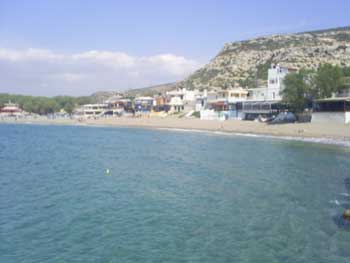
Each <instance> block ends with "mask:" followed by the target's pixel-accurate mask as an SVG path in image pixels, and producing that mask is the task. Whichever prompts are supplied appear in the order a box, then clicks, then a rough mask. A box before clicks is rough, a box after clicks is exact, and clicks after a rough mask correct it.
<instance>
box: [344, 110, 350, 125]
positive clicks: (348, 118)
mask: <svg viewBox="0 0 350 263" xmlns="http://www.w3.org/2000/svg"><path fill="white" fill-rule="evenodd" d="M345 123H346V124H348V123H350V111H347V112H345Z"/></svg>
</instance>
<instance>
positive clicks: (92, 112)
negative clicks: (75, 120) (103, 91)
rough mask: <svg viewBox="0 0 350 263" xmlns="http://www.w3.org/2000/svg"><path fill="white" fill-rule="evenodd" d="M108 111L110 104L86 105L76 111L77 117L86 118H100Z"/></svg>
mask: <svg viewBox="0 0 350 263" xmlns="http://www.w3.org/2000/svg"><path fill="white" fill-rule="evenodd" d="M107 109H108V104H106V103H100V104H85V105H83V106H82V107H80V108H79V109H77V110H76V111H75V115H77V116H81V117H85V118H90V117H98V116H101V115H103V114H104V112H105V111H106V110H107Z"/></svg>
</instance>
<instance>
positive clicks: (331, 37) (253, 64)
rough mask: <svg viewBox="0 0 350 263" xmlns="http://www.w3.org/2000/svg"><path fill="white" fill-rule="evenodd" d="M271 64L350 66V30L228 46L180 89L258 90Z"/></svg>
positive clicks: (235, 43)
mask: <svg viewBox="0 0 350 263" xmlns="http://www.w3.org/2000/svg"><path fill="white" fill-rule="evenodd" d="M271 63H279V64H280V65H282V66H286V67H291V68H297V69H300V68H303V67H305V68H316V67H318V65H319V64H322V63H332V64H339V65H348V66H349V65H350V27H346V28H336V29H329V30H322V31H313V32H304V33H299V34H287V35H273V36H267V37H259V38H256V39H252V40H247V41H241V42H232V43H228V44H226V45H225V46H224V48H223V49H222V50H221V51H220V53H219V54H218V55H217V56H216V57H215V58H214V59H212V60H211V61H210V62H209V64H207V65H206V66H204V67H203V68H201V69H199V70H198V71H196V72H195V73H194V74H192V75H191V76H190V77H188V78H187V79H185V80H184V81H181V82H179V83H177V85H178V86H180V87H187V88H190V89H194V88H199V89H201V88H208V87H213V86H217V87H229V86H233V85H237V84H239V85H241V86H243V87H256V86H257V85H261V84H264V83H266V78H267V70H268V68H269V67H270V65H271Z"/></svg>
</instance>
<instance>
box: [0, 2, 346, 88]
mask: <svg viewBox="0 0 350 263" xmlns="http://www.w3.org/2000/svg"><path fill="white" fill-rule="evenodd" d="M349 11H350V1H346V0H333V1H325V0H319V1H310V0H309V1H308V0H304V1H301V0H294V1H281V0H280V1H272V0H264V1H257V0H256V1H253V0H245V1H234V0H231V1H229V0H227V1H223V0H221V1H220V0H216V1H205V0H202V1H183V0H177V1H165V0H163V1H159V0H158V1H152V0H149V1H141V0H140V1H134V0H129V1H117V0H116V1H104V0H101V1H87V0H85V1H78V0H60V1H40V0H35V1H23V0H22V1H17V0H8V1H6V0H0V70H1V71H2V72H3V73H5V75H6V76H7V77H6V81H5V83H3V84H2V85H0V92H12V93H26V94H35V95H56V94H61V93H64V94H72V95H81V94H89V93H91V92H93V91H95V90H96V91H97V90H113V89H126V88H137V87H139V86H147V85H153V84H157V83H161V82H172V81H176V80H179V79H181V78H183V77H185V76H186V75H188V74H190V73H191V72H192V71H193V70H195V69H196V68H198V67H199V66H200V65H202V64H204V63H207V62H208V60H209V59H211V58H212V57H214V56H215V55H216V54H217V52H218V51H219V50H220V49H221V48H222V47H223V45H224V43H226V42H231V41H236V40H243V39H248V38H252V37H256V36H260V35H266V34H276V33H291V32H300V31H307V30H314V29H323V28H331V27H340V26H348V25H350V18H349ZM94 52H95V53H94ZM1 54H2V56H1ZM22 57H25V58H26V59H24V60H23V59H22ZM37 57H39V62H38V61H37V60H38V59H37ZM46 57H48V58H49V61H45V58H46ZM77 57H78V58H80V61H79V63H78V64H79V65H75V67H74V65H72V63H76V61H77ZM6 58H11V59H12V60H11V63H9V62H8V61H7V62H6V61H5V62H6V63H5V62H4V60H5V59H6ZM73 58H74V59H75V60H74V59H73ZM81 58H84V59H87V58H89V59H90V61H89V63H94V64H99V65H95V67H98V68H96V69H95V67H92V66H91V65H90V68H89V69H85V71H84V69H81V68H79V67H86V65H84V63H83V62H82V61H81ZM92 58H93V59H94V61H95V62H96V59H97V61H99V62H101V61H104V62H106V61H108V62H110V64H111V63H112V62H113V63H114V64H113V69H112V70H111V68H110V67H107V66H106V63H95V62H92V61H91V59H92ZM50 59H51V60H50ZM29 60H31V62H30V63H29V62H28V61H29ZM33 60H36V61H35V63H34V62H33ZM57 60H59V63H58V62H57ZM73 60H74V61H75V62H73ZM111 61H112V62H111ZM84 62H88V61H84ZM45 63H49V64H50V65H49V67H47V66H46V64H45ZM55 63H56V64H58V65H56V66H54V65H53V64H55ZM123 63H126V64H127V65H129V67H125V65H124V64H123ZM128 63H129V64H128ZM166 63H168V65H165V64H166ZM67 64H68V65H67ZM81 64H83V65H81ZM107 64H108V63H107ZM131 64H132V65H133V66H130V65H131ZM40 66H42V68H40ZM50 67H51V68H50ZM70 67H71V68H70ZM167 67H168V69H167ZM33 68H39V69H40V70H39V72H36V71H35V70H33ZM56 68H57V70H55V69H56ZM121 68H122V70H121ZM150 68H154V72H152V70H150ZM182 69H183V70H182ZM50 70H51V71H50ZM104 70H106V72H105V71H104ZM15 71H16V72H17V73H16V72H15ZM96 72H100V73H99V74H96ZM157 72H158V74H157ZM114 73H115V79H113V75H114ZM131 73H132V74H131ZM18 74H19V76H18ZM60 74H61V75H60ZM84 74H85V75H89V76H90V77H89V78H86V76H85V75H84ZM91 75H95V76H94V78H91ZM49 76H51V78H48V77H49ZM55 76H56V77H55ZM83 80H84V81H83ZM65 81H66V82H65ZM67 81H68V82H67ZM4 85H5V86H4Z"/></svg>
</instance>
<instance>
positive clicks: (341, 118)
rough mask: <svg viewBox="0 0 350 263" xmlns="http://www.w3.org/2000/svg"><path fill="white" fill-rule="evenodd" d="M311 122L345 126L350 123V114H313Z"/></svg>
mask: <svg viewBox="0 0 350 263" xmlns="http://www.w3.org/2000/svg"><path fill="white" fill-rule="evenodd" d="M311 122H313V123H324V124H332V123H338V124H345V123H349V122H350V112H313V113H312V119H311Z"/></svg>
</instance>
